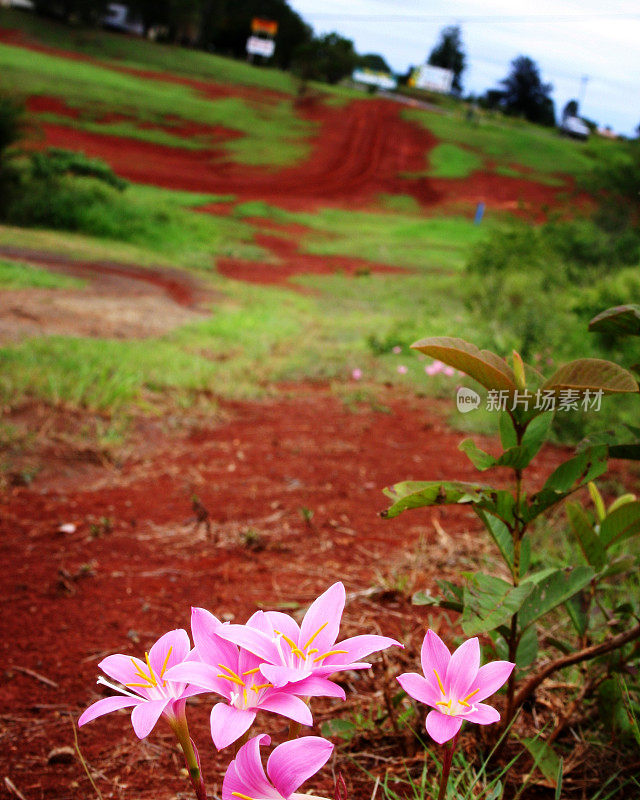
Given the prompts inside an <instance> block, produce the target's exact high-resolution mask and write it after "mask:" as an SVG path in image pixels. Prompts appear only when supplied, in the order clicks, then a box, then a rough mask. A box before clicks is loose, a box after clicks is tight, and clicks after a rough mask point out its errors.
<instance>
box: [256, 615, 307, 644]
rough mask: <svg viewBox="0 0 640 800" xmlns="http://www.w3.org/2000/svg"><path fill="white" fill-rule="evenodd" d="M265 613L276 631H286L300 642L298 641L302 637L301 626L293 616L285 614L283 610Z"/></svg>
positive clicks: (295, 640)
mask: <svg viewBox="0 0 640 800" xmlns="http://www.w3.org/2000/svg"><path fill="white" fill-rule="evenodd" d="M264 615H265V617H266V618H267V619H268V620H269V623H270V624H271V625H272V626H273V630H274V632H275V631H278V632H279V633H284V635H285V636H288V637H289V639H291V640H292V641H293V642H295V643H296V644H300V642H299V641H298V640H299V639H300V626H299V625H298V623H297V622H296V621H295V619H293V617H290V616H289V615H288V614H283V613H282V611H265V612H264Z"/></svg>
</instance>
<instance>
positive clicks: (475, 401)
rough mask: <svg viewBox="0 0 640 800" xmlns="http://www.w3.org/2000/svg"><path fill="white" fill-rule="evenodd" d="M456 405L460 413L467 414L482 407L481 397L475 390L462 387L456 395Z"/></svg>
mask: <svg viewBox="0 0 640 800" xmlns="http://www.w3.org/2000/svg"><path fill="white" fill-rule="evenodd" d="M456 404H457V406H458V411H460V413H462V414H466V413H467V411H473V410H474V408H478V407H479V406H480V395H479V394H478V393H477V392H474V391H473V389H467V387H466V386H461V387H460V388H459V389H458V392H457V394H456Z"/></svg>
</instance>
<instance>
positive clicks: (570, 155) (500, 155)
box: [402, 109, 615, 175]
mask: <svg viewBox="0 0 640 800" xmlns="http://www.w3.org/2000/svg"><path fill="white" fill-rule="evenodd" d="M402 113H403V116H404V117H405V118H406V119H408V120H411V121H412V122H416V123H418V124H420V125H422V126H423V127H425V128H427V129H428V130H430V131H431V132H432V133H433V134H435V135H436V136H437V137H438V139H441V140H442V141H443V142H446V143H448V144H453V145H460V146H462V147H466V148H470V149H471V150H472V151H473V152H475V153H477V154H478V155H480V156H482V157H483V158H485V159H491V160H492V161H494V162H496V166H503V167H504V166H512V165H514V164H518V165H520V166H522V167H526V168H528V169H529V170H533V171H534V172H535V173H538V174H540V175H549V174H552V175H553V174H555V173H562V174H567V175H582V174H584V173H585V172H586V171H587V170H589V169H591V167H593V165H594V163H595V162H596V160H597V157H598V154H599V152H601V151H602V150H604V149H607V148H610V147H612V146H613V147H615V142H613V143H612V142H608V141H606V140H602V139H595V138H594V139H592V140H590V141H589V142H586V143H585V142H577V141H574V140H573V139H567V138H566V137H562V136H560V134H559V133H558V132H557V131H555V130H554V129H550V128H543V127H540V126H537V125H530V124H529V123H527V122H523V121H522V120H517V119H509V118H506V117H502V116H496V117H491V116H489V115H482V116H480V117H478V118H477V119H476V120H475V121H470V120H467V119H466V118H465V117H464V116H463V114H462V112H453V113H448V114H435V113H432V112H428V111H423V110H420V109H407V110H405V111H403V112H402Z"/></svg>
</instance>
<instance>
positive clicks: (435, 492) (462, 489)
mask: <svg viewBox="0 0 640 800" xmlns="http://www.w3.org/2000/svg"><path fill="white" fill-rule="evenodd" d="M383 492H384V494H386V496H387V497H389V498H391V500H393V505H392V506H391V507H390V508H388V509H387V510H386V511H383V512H382V515H381V516H383V517H385V518H389V519H390V518H391V517H397V516H398V514H400V513H401V512H402V511H406V510H407V509H409V508H422V507H424V506H439V505H452V504H455V503H479V502H481V501H483V500H484V501H486V502H491V501H492V497H495V495H496V494H497V493H496V492H495V490H494V489H492V488H491V487H490V486H482V485H481V484H477V483H464V482H462V481H404V482H403V483H396V484H395V485H394V486H391V487H389V488H386V489H383Z"/></svg>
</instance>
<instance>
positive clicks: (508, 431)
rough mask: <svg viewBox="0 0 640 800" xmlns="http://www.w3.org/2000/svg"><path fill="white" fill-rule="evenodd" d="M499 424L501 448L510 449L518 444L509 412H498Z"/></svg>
mask: <svg viewBox="0 0 640 800" xmlns="http://www.w3.org/2000/svg"><path fill="white" fill-rule="evenodd" d="M498 425H499V426H500V442H501V443H502V449H503V450H510V449H511V448H512V447H515V446H516V445H517V444H518V437H517V436H516V431H515V428H514V427H513V422H512V420H511V417H510V416H509V414H507V412H506V411H502V412H501V413H500V418H499V420H498Z"/></svg>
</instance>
